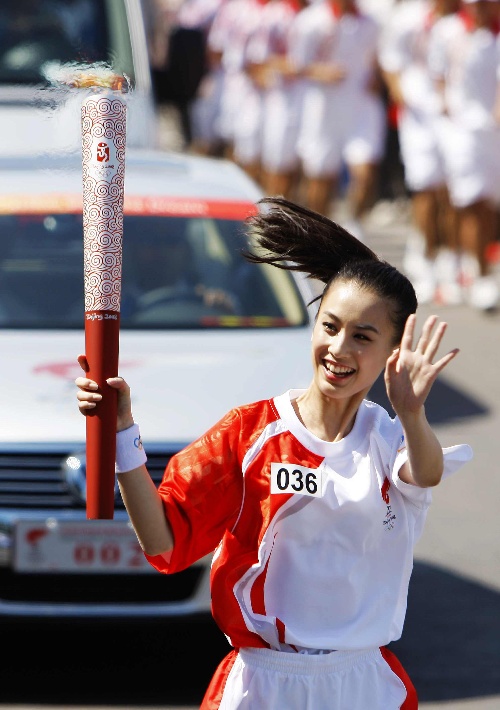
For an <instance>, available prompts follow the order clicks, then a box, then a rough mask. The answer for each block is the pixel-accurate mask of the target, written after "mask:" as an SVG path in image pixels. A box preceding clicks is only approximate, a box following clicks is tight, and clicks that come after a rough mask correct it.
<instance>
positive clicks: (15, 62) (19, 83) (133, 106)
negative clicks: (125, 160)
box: [0, 0, 160, 156]
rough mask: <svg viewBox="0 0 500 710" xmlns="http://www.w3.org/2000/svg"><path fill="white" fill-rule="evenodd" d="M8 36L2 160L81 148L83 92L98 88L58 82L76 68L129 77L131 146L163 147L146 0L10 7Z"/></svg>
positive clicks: (1, 47)
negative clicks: (62, 76) (103, 70)
mask: <svg viewBox="0 0 500 710" xmlns="http://www.w3.org/2000/svg"><path fill="white" fill-rule="evenodd" d="M0 36H1V38H2V41H1V42H0V155H3V156H6V155H12V156H18V155H21V154H24V155H33V154H34V153H44V152H54V151H68V150H78V149H79V147H80V143H81V135H80V107H81V99H82V94H83V93H84V92H85V93H90V91H91V90H85V89H72V90H70V89H68V88H67V87H65V85H64V84H63V83H60V82H58V81H56V80H55V79H54V78H53V77H58V76H60V75H61V74H65V71H63V69H64V68H65V67H74V66H77V67H84V66H87V67H88V66H92V67H102V68H109V69H112V70H113V71H115V72H117V73H119V74H122V75H125V76H126V77H127V79H128V81H129V83H130V88H131V91H130V92H129V93H128V94H126V100H127V104H128V109H129V110H128V128H127V141H128V145H129V146H132V145H134V146H135V147H138V148H155V147H158V145H159V138H160V128H159V122H158V117H157V113H156V103H155V97H154V91H153V85H152V78H151V71H150V66H149V56H148V46H147V36H146V20H145V17H144V11H143V4H142V2H141V0H112V2H103V0H87V1H86V2H84V3H81V2H79V3H75V2H73V0H61V1H59V2H50V1H49V2H29V3H27V2H3V3H2V7H1V12H0ZM66 73H68V72H66Z"/></svg>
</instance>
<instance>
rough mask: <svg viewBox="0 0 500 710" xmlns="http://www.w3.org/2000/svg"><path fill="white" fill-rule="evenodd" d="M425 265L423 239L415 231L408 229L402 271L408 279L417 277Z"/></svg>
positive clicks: (422, 271) (420, 274)
mask: <svg viewBox="0 0 500 710" xmlns="http://www.w3.org/2000/svg"><path fill="white" fill-rule="evenodd" d="M426 267H427V259H426V258H425V241H424V239H423V237H422V236H421V235H420V234H419V233H418V232H415V231H413V230H412V231H410V234H409V235H408V238H407V240H406V245H405V251H404V254H403V271H404V272H405V274H406V276H408V278H409V279H419V278H420V277H421V276H422V275H423V273H424V272H425V269H426Z"/></svg>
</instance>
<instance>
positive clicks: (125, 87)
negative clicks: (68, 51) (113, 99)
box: [44, 62, 130, 93]
mask: <svg viewBox="0 0 500 710" xmlns="http://www.w3.org/2000/svg"><path fill="white" fill-rule="evenodd" d="M44 74H45V76H46V78H47V79H48V80H49V81H50V82H51V83H52V84H62V85H64V86H67V87H69V88H72V89H92V88H100V89H111V90H112V91H119V92H121V93H126V92H128V91H129V90H130V80H129V79H128V77H127V76H125V75H122V74H117V73H116V72H115V71H113V69H112V68H111V67H109V66H107V65H106V64H103V63H100V62H97V63H95V64H75V63H70V64H59V63H47V65H46V66H45V67H44Z"/></svg>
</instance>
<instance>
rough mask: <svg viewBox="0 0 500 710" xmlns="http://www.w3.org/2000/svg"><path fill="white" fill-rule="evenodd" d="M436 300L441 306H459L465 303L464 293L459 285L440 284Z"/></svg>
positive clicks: (450, 283) (451, 283)
mask: <svg viewBox="0 0 500 710" xmlns="http://www.w3.org/2000/svg"><path fill="white" fill-rule="evenodd" d="M434 300H435V302H436V303H438V304H439V305H441V306H459V305H460V304H461V303H463V302H464V292H463V289H462V287H461V286H460V284H459V283H453V282H451V281H450V282H449V283H440V284H438V285H437V288H436V294H435V296H434Z"/></svg>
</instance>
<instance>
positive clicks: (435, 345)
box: [426, 321, 448, 362]
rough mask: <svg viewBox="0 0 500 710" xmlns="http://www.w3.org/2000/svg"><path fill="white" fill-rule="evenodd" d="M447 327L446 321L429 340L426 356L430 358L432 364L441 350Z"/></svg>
mask: <svg viewBox="0 0 500 710" xmlns="http://www.w3.org/2000/svg"><path fill="white" fill-rule="evenodd" d="M447 327H448V324H447V323H445V322H444V321H443V322H441V323H440V324H439V325H438V327H437V328H436V330H435V332H434V334H433V335H432V337H431V338H430V340H429V343H428V346H427V350H426V355H427V356H428V358H429V360H430V362H432V360H433V359H434V358H435V357H436V353H437V351H438V349H439V345H440V344H441V340H442V339H443V335H444V332H445V330H446V328H447Z"/></svg>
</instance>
